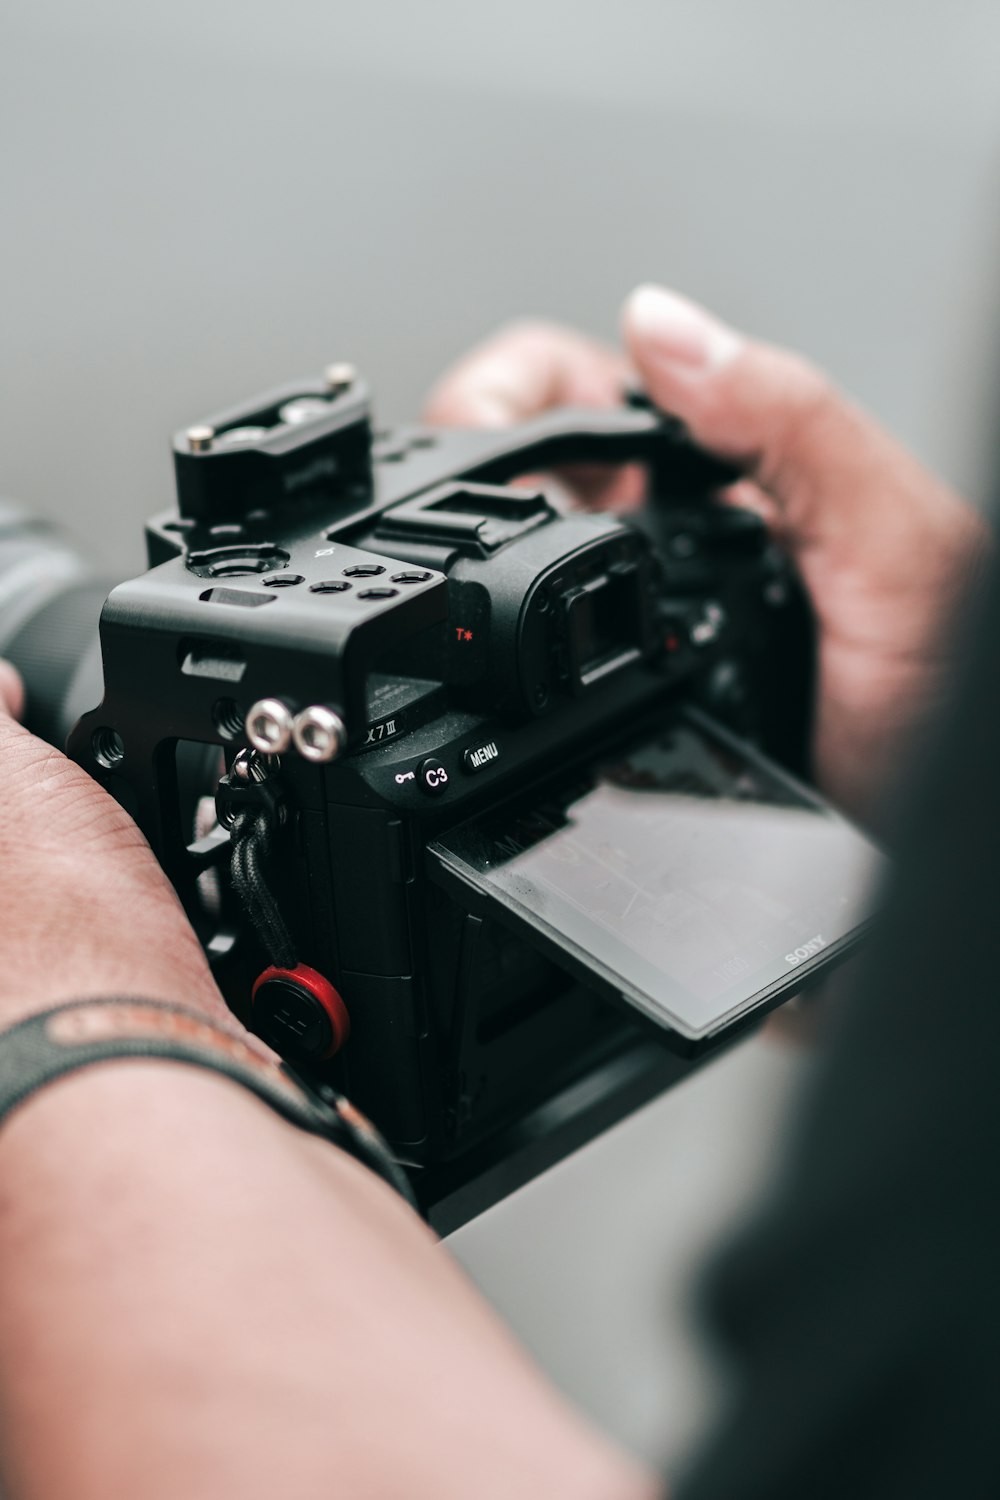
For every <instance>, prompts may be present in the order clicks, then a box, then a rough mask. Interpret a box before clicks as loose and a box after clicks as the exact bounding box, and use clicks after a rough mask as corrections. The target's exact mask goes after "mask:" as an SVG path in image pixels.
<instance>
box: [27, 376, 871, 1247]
mask: <svg viewBox="0 0 1000 1500" xmlns="http://www.w3.org/2000/svg"><path fill="white" fill-rule="evenodd" d="M174 457H175V465H176V475H177V491H178V508H177V509H176V510H174V511H171V512H169V513H166V514H162V515H159V516H157V517H155V518H154V519H153V520H152V521H151V522H150V523H149V525H148V527H147V541H148V553H149V571H148V572H147V573H145V574H143V575H142V576H141V577H138V578H136V579H133V580H132V581H130V582H126V583H122V584H120V585H118V586H117V587H115V588H113V589H112V590H111V592H110V595H109V596H108V597H107V600H106V603H105V602H104V599H105V593H106V590H105V588H104V587H102V586H100V585H97V584H94V583H93V582H91V581H90V580H89V579H88V578H86V577H84V576H83V575H82V574H80V573H79V571H78V570H76V571H75V569H76V565H75V563H74V562H73V559H72V557H71V555H70V554H69V553H68V552H67V551H66V550H65V549H60V548H59V547H57V546H56V545H55V544H53V542H52V541H51V539H50V538H49V537H48V536H47V535H46V534H44V533H43V532H41V531H39V530H38V529H37V528H33V526H32V525H31V524H29V523H27V522H26V521H25V520H24V519H23V517H22V518H18V517H17V516H15V515H14V514H13V513H9V514H8V515H7V519H6V531H5V530H4V520H3V515H2V514H0V568H2V567H3V565H4V562H5V560H6V564H7V570H8V573H9V574H11V559H12V558H14V560H15V563H17V566H19V567H20V568H21V570H22V574H23V570H24V567H25V561H24V559H25V558H29V559H30V558H34V560H35V563H34V585H33V592H32V593H31V595H30V598H31V600H32V601H33V603H32V604H31V606H30V608H29V607H28V605H27V603H26V600H27V598H28V594H27V591H26V590H25V589H24V588H23V587H22V588H21V589H20V590H19V591H17V592H16V595H15V592H14V591H13V590H11V589H9V588H8V590H7V594H6V596H5V595H4V592H3V574H2V572H0V651H2V652H5V653H6V654H7V655H9V656H11V657H12V659H13V660H15V662H16V663H17V664H19V665H20V666H21V668H22V671H23V672H24V674H25V676H26V679H27V683H28V688H29V703H30V714H31V715H32V716H33V719H34V724H35V727H37V728H38V729H39V730H40V732H42V733H44V734H47V735H48V736H49V738H51V739H53V740H58V739H60V738H61V737H62V736H63V735H64V734H65V732H66V730H67V729H68V728H70V725H72V728H71V732H70V733H69V738H68V749H69V753H70V754H71V755H72V756H74V757H75V758H76V759H77V760H78V761H79V762H80V763H81V764H82V765H84V766H85V767H86V768H87V769H88V770H89V771H90V772H91V773H92V774H93V775H94V776H95V777H97V778H99V779H100V780H101V781H103V782H104V784H105V785H106V786H107V787H108V788H109V790H110V791H112V792H113V794H114V795H115V796H116V797H117V798H118V799H119V800H120V801H121V802H122V804H123V805H124V806H125V807H126V808H127V809H128V811H129V812H130V813H131V814H132V816H133V817H134V818H135V819H136V821H137V822H138V824H139V826H140V827H141V828H142V830H143V832H144V833H145V834H146V836H147V838H148V839H149V841H150V844H151V845H152V848H153V850H154V852H155V854H156V856H157V858H158V859H159V860H160V862H161V864H162V865H163V867H164V869H165V870H166V872H167V873H168V875H169V877H170V879H171V880H172V882H173V883H174V885H175V886H176V888H177V890H178V892H179V894H180V896H181V899H182V900H183V902H184V905H185V907H186V909H187V911H188V913H189V914H190V916H191V919H192V921H193V922H194V924H195V926H196V929H197V930H198V932H199V934H200V935H201V936H202V938H203V941H204V943H205V945H206V948H207V950H208V952H209V954H210V956H211V957H212V960H213V962H214V964H215V966H216V970H217V973H218V976H219V980H220V984H221V985H222V988H223V991H224V993H225V994H226V996H227V999H228V1000H229V1002H230V1004H231V1006H232V1008H233V1010H234V1011H235V1012H236V1014H237V1015H238V1016H239V1017H240V1018H241V1019H242V1020H243V1021H244V1022H245V1023H246V1024H247V1025H248V1026H250V1027H251V1028H252V1029H254V1030H256V1031H258V1032H259V1033H260V1034H261V1035H263V1036H264V1037H266V1039H267V1040H268V1041H270V1042H271V1043H272V1044H273V1045H274V1046H275V1047H276V1048H277V1049H278V1050H279V1051H280V1052H281V1053H282V1054H283V1055H284V1056H285V1057H286V1058H288V1059H289V1060H290V1061H291V1062H292V1063H293V1064H294V1065H295V1066H297V1067H298V1068H300V1069H301V1070H303V1071H307V1072H312V1073H314V1074H315V1075H317V1076H319V1077H321V1078H327V1079H329V1080H330V1081H331V1082H332V1083H333V1084H334V1085H335V1086H336V1087H338V1088H340V1089H341V1090H342V1091H343V1092H344V1093H345V1094H346V1095H347V1096H348V1097H349V1098H350V1099H351V1100H352V1101H353V1102H354V1103H356V1104H357V1105H358V1106H359V1107H360V1108H361V1109H362V1110H364V1111H365V1112H366V1113H367V1114H368V1115H369V1116H370V1117H371V1118H372V1119H373V1121H374V1122H375V1123H376V1124H377V1125H378V1126H379V1128H380V1129H381V1131H382V1132H383V1134H384V1135H385V1136H386V1138H387V1139H388V1141H389V1142H390V1144H391V1146H392V1149H393V1151H394V1152H395V1153H396V1155H397V1156H398V1158H399V1159H400V1160H401V1161H402V1162H404V1164H405V1165H406V1166H407V1168H408V1170H409V1172H410V1175H411V1178H412V1180H413V1183H414V1186H415V1190H416V1193H417V1196H418V1198H419V1199H420V1201H421V1203H422V1205H423V1206H424V1208H425V1210H426V1211H428V1213H429V1214H430V1215H431V1217H432V1218H433V1219H434V1220H435V1222H436V1223H437V1224H438V1225H439V1226H440V1227H442V1228H447V1227H450V1226H451V1225H453V1224H455V1223H457V1222H460V1221H461V1220H462V1219H464V1218H467V1217H468V1216H469V1215H470V1214H471V1213H473V1212H475V1211H477V1210H478V1209H479V1208H481V1207H483V1206H484V1205H485V1204H487V1203H489V1202H490V1201H493V1200H494V1199H495V1198H497V1197H498V1196H500V1195H501V1194H502V1193H504V1192H506V1191H508V1190H509V1189H510V1188H511V1187H512V1186H514V1185H516V1184H517V1183H519V1182H521V1181H523V1180H525V1179H526V1178H527V1177H528V1176H530V1175H532V1174H534V1173H535V1172H537V1171H538V1170H540V1169H541V1168H543V1167H544V1166H546V1165H548V1164H549V1163H550V1162H552V1161H554V1160H555V1159H557V1158H558V1157H559V1156H561V1155H563V1154H565V1152H566V1151H568V1150H570V1149H572V1148H573V1147H575V1146H576V1145H578V1144H579V1143H581V1142H582V1141H584V1140H586V1139H587V1138H588V1137H589V1136H591V1135H593V1134H594V1133H595V1132H596V1131H598V1130H600V1129H603V1128H605V1127H606V1126H607V1125H608V1124H610V1123H611V1122H613V1121H614V1120H615V1119H617V1118H619V1117H620V1116H621V1115H623V1114H624V1113H625V1112H627V1111H628V1110H630V1109H632V1108H634V1107H636V1105H637V1104H639V1103H641V1102H643V1101H644V1100H646V1099H648V1098H649V1097H651V1096H652V1095H653V1094H654V1093H656V1092H657V1091H659V1090H660V1089H662V1088H663V1087H664V1086H665V1084H666V1083H668V1082H670V1081H671V1080H673V1079H674V1078H676V1077H678V1076H680V1075H681V1074H682V1073H683V1072H684V1071H686V1070H687V1069H689V1068H690V1067H691V1066H692V1065H693V1060H694V1059H695V1058H697V1057H698V1056H700V1055H702V1054H703V1053H704V1052H705V1051H706V1050H707V1049H709V1048H711V1047H712V1046H716V1045H718V1044H719V1043H720V1042H721V1041H723V1040H724V1039H726V1038H727V1037H729V1036H731V1035H733V1034H734V1033H735V1032H736V1031H737V1030H738V1029H740V1028H741V1027H743V1026H746V1025H748V1024H749V1023H750V1022H751V1021H752V1020H754V1019H756V1018H757V1017H758V1016H759V1015H760V1014H761V1013H762V1012H763V1011H764V1010H766V1009H767V1008H768V1007H769V1006H770V1005H772V1004H774V1003H776V1002H777V1001H778V1000H780V999H781V998H783V997H785V996H787V995H788V994H789V993H792V992H794V991H795V990H798V989H801V988H802V986H803V983H804V982H805V981H806V980H807V979H808V978H810V977H812V976H813V975H814V974H815V973H817V972H819V971H820V970H822V969H824V968H825V967H826V966H827V965H828V964H829V962H830V961H831V960H832V959H834V958H839V957H840V956H842V954H843V953H844V952H846V951H847V949H848V948H849V947H850V946H851V944H852V943H853V942H854V940H855V938H856V936H857V934H858V931H859V930H860V926H861V922H862V912H861V908H860V905H859V902H860V896H859V894H858V892H859V890H860V887H861V885H862V883H863V881H862V875H863V867H864V866H865V862H866V861H867V860H868V859H869V857H870V849H869V847H868V846H867V845H866V844H865V843H864V841H863V840H862V839H861V838H860V836H859V835H857V834H856V833H855V832H854V830H853V829H851V828H850V827H849V825H847V824H846V823H844V822H843V820H841V819H839V818H838V817H837V816H836V815H835V814H833V813H831V812H830V811H829V809H827V808H825V807H823V806H822V804H821V803H819V801H818V800H817V799H816V798H815V797H814V796H813V794H812V793H810V792H809V791H807V790H806V789H805V788H804V787H802V786H801V785H800V784H799V783H798V782H797V781H795V780H794V778H793V777H792V776H789V775H788V774H786V772H785V771H779V770H778V768H777V765H776V764H775V763H774V762H778V763H780V765H781V766H783V767H785V768H789V769H790V770H791V771H792V772H795V771H796V770H798V771H801V769H802V766H803V761H804V754H805V750H804V747H805V745H806V741H807V736H808V727H809V708H810V702H811V674H812V631H811V623H810V618H809V612H808V608H807V605H806V602H805V600H804V597H803V593H802V590H801V588H800V587H799V584H798V583H797V580H796V578H795V576H794V573H793V571H792V569H791V567H790V565H789V563H788V561H787V559H786V558H785V557H784V556H783V555H782V554H781V552H780V551H779V550H778V549H777V548H776V547H775V545H774V544H773V543H772V541H771V540H770V538H769V536H768V533H767V531H766V529H765V527H764V526H763V524H762V523H761V521H760V520H759V519H758V517H757V516H756V515H754V514H753V513H751V512H749V511H747V510H744V509H738V508H736V507H734V506H733V505H732V504H729V503H726V502H725V501H724V500H722V499H720V498H719V491H720V490H722V489H723V488H724V487H725V486H726V485H727V484H729V483H730V482H731V481H732V480H733V479H734V478H735V477H736V473H735V471H734V470H733V469H732V468H730V467H729V466H728V465H726V464H724V463H722V462H721V461H719V460H717V459H715V458H713V457H711V456H709V455H707V454H705V453H703V452H701V451H699V450H698V449H697V448H695V447H694V446H693V445H692V444H691V443H690V442H689V441H688V440H687V438H686V435H685V434H684V432H683V430H682V429H681V428H680V427H679V425H678V424H677V423H676V422H674V421H673V420H671V419H670V418H668V417H666V416H664V415H662V414H661V413H659V412H657V411H655V410H654V409H653V408H652V407H651V406H650V405H649V404H648V403H647V402H645V401H644V400H643V399H642V398H641V397H638V396H637V397H634V398H632V399H631V400H630V401H625V402H623V405H622V406H621V407H620V408H619V409H616V410H607V411H603V410H602V411H597V410H586V411H558V412H554V413H550V414H548V415H545V416H543V417H540V418H538V419H537V420H535V421H532V422H530V423H528V424H526V425H524V426H522V427H519V428H515V429H511V430H507V431H464V430H431V429H427V428H417V427H414V428H407V429H402V430H397V431H393V432H390V433H380V432H373V430H372V425H371V412H370V403H369V399H368V394H367V391H366V389H365V387H364V384H363V383H362V382H361V380H360V379H359V378H358V377H357V375H356V374H355V372H354V371H353V370H352V369H350V368H349V367H346V366H334V367H331V368H330V369H329V370H328V371H327V373H326V377H325V378H324V380H323V381H321V382H314V383H304V384H296V385H294V386H290V387H286V388H282V389H279V390H276V391H273V392H271V393H269V394H268V395H267V396H265V397H262V398H260V399H259V400H256V401H253V402H250V403H248V404H246V405H244V406H241V407H239V408H236V409H233V410H230V411H226V412H223V413H221V414H220V415H218V416H215V417H212V418H210V419H208V420H207V421H206V422H204V423H201V424H199V425H197V426H195V427H191V428H189V429H187V430H186V431H184V432H182V433H180V434H178V435H177V437H176V438H175V441H174ZM576 465H588V466H595V465H596V466H606V467H607V469H608V472H609V473H614V472H615V471H616V470H617V469H618V468H619V467H620V466H625V465H629V466H637V468H636V467H633V468H632V469H631V470H630V472H631V474H632V476H633V477H635V476H636V474H637V472H641V476H642V480H641V482H642V486H643V489H644V492H645V502H644V504H643V505H642V507H641V508H640V509H639V510H637V511H636V512H634V513H630V514H629V515H616V514H611V513H606V512H605V513H588V512H584V511H580V510H566V509H565V508H562V509H561V508H559V507H558V506H557V504H556V503H555V502H554V500H553V498H552V493H551V489H552V487H551V485H550V484H549V483H548V482H547V481H546V480H544V479H541V480H540V479H539V478H538V477H537V476H539V475H550V474H552V473H553V472H558V471H567V472H568V471H569V470H570V468H571V467H572V466H576ZM531 476H536V477H535V478H532V477H531ZM4 548H6V551H5V550H4ZM12 549H13V550H12ZM18 549H20V550H18ZM18 559H20V561H19V562H18V561H17V560H18ZM28 571H29V572H30V571H31V569H30V568H29V570H28ZM16 572H17V567H14V569H13V573H16ZM11 576H13V574H11ZM39 578H41V580H42V583H41V586H40V585H39ZM5 598H6V603H4V602H2V601H4V599H5ZM5 610H6V613H5ZM98 611H100V653H99V658H98V653H97V648H96V644H95V643H94V642H93V641H92V631H91V628H90V627H89V626H88V621H94V620H96V616H97V613H98ZM101 666H102V667H103V695H102V693H101V689H100V678H99V668H100V667H101ZM98 700H100V701H99V703H98ZM95 703H98V706H96V707H95ZM765 753H766V755H765ZM771 758H773V760H772V759H771ZM664 1043H666V1045H664Z"/></svg>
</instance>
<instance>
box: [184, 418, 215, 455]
mask: <svg viewBox="0 0 1000 1500" xmlns="http://www.w3.org/2000/svg"><path fill="white" fill-rule="evenodd" d="M214 437H215V428H214V427H209V426H207V425H205V426H200V427H189V428H188V430H187V440H188V448H189V449H190V450H191V452H192V453H207V452H208V450H209V448H211V446H212V439H213V438H214Z"/></svg>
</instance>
